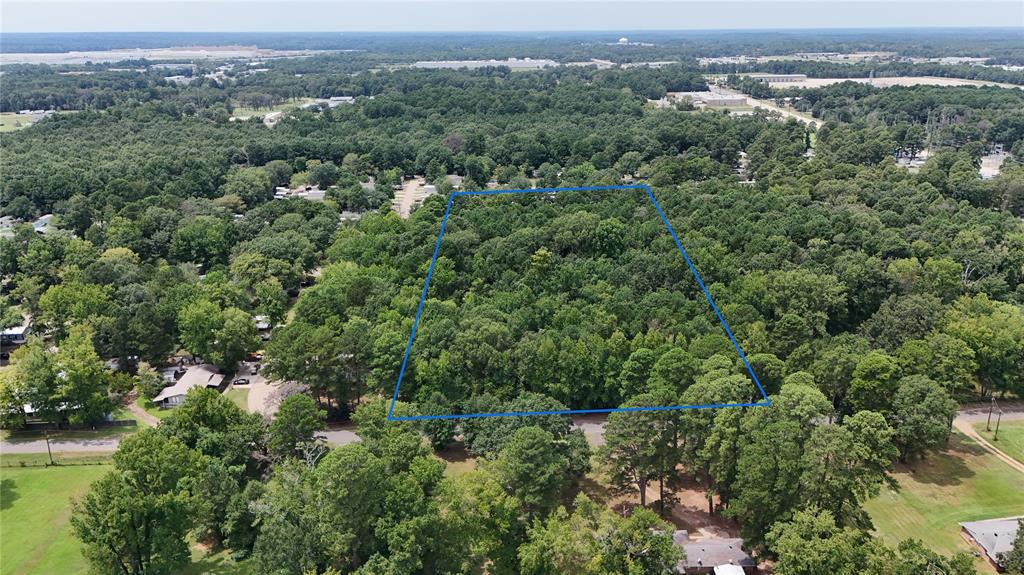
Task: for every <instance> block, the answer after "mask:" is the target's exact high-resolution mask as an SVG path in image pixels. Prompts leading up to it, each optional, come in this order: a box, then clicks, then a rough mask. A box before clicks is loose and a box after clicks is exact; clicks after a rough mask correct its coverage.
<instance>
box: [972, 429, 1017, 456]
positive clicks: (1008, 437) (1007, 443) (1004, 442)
mask: <svg viewBox="0 0 1024 575" xmlns="http://www.w3.org/2000/svg"><path fill="white" fill-rule="evenodd" d="M995 429H996V424H995V423H994V422H993V423H992V431H985V423H975V424H974V430H975V431H977V432H978V435H980V436H982V437H984V438H985V440H986V441H988V442H989V443H991V444H992V445H994V446H996V448H998V449H999V450H1000V451H1002V452H1003V453H1005V454H1007V455H1009V456H1010V457H1012V458H1014V459H1016V460H1017V461H1022V462H1024V421H1004V422H1002V423H1001V424H1000V425H999V439H994V437H995Z"/></svg>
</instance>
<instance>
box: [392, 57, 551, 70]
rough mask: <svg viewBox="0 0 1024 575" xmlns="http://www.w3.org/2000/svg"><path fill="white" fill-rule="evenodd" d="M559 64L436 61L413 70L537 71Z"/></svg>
mask: <svg viewBox="0 0 1024 575" xmlns="http://www.w3.org/2000/svg"><path fill="white" fill-rule="evenodd" d="M557 65H558V62H555V61H554V60H546V59H536V60H535V59H533V58H521V59H520V58H509V59H508V60H494V59H491V60H436V61H422V62H416V63H415V64H413V65H412V67H413V68H421V69H425V70H457V69H459V68H469V69H471V70H472V69H475V68H487V67H496V66H504V67H506V68H512V69H513V70H535V69H538V68H547V67H549V66H557Z"/></svg>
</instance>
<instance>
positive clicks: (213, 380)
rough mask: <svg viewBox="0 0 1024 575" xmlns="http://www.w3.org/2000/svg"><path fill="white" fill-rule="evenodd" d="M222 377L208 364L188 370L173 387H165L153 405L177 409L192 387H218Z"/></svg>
mask: <svg viewBox="0 0 1024 575" xmlns="http://www.w3.org/2000/svg"><path fill="white" fill-rule="evenodd" d="M222 381H224V375H223V374H221V373H217V368H216V367H214V366H213V365H210V364H208V363H206V364H203V365H197V366H193V367H191V368H189V370H188V371H186V372H185V375H183V376H181V379H179V380H178V381H177V382H176V383H175V384H174V385H171V386H169V387H165V388H164V389H163V390H162V391H161V392H160V393H159V394H157V396H156V397H154V398H153V403H155V404H157V405H159V406H160V407H163V408H168V407H177V406H178V405H180V404H181V403H183V402H184V401H185V396H186V395H187V394H188V392H189V390H191V389H192V388H194V387H219V386H220V384H221V382H222Z"/></svg>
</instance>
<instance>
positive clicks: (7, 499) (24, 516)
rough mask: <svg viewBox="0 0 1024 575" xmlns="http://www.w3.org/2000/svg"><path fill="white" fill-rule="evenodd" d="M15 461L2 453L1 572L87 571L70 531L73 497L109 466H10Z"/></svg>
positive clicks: (19, 574) (21, 574)
mask: <svg viewBox="0 0 1024 575" xmlns="http://www.w3.org/2000/svg"><path fill="white" fill-rule="evenodd" d="M22 457H24V456H22ZM42 457H45V454H42ZM11 463H15V464H16V461H14V460H11V459H8V458H7V457H4V467H0V556H2V557H3V559H2V560H0V574H3V575H29V574H38V575H49V574H51V573H61V574H65V575H74V574H78V573H81V574H85V573H87V572H88V570H89V568H88V564H87V563H86V561H85V558H84V557H83V556H82V551H81V544H80V543H79V542H78V540H77V539H75V538H74V535H72V532H71V523H70V519H71V500H72V499H73V498H75V497H81V496H82V495H84V494H85V493H86V492H87V491H88V489H89V484H91V483H92V482H93V481H95V480H97V479H99V478H100V477H101V476H102V475H103V474H104V473H106V472H107V471H108V470H110V469H111V467H110V466H109V465H68V466H59V467H8V465H10V464H11Z"/></svg>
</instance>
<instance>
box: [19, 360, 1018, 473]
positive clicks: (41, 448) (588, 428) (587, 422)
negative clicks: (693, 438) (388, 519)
mask: <svg viewBox="0 0 1024 575" xmlns="http://www.w3.org/2000/svg"><path fill="white" fill-rule="evenodd" d="M249 381H250V382H252V383H251V384H250V389H249V409H250V411H258V412H265V410H266V409H267V407H266V406H265V400H266V397H267V396H269V394H270V393H271V392H272V391H273V390H274V386H273V385H272V384H271V383H269V382H267V380H266V379H265V378H264V377H263V376H252V377H250V378H249ZM257 381H259V382H260V383H259V385H258V387H257V383H256V382H257ZM254 389H259V391H258V393H259V394H260V397H262V399H258V400H256V402H255V403H254V400H253V395H254V394H253V390H254ZM254 407H256V409H254ZM1001 407H1002V410H1003V421H1020V420H1024V402H1018V403H1007V404H1002V405H1001ZM271 409H274V406H271ZM133 413H135V412H134V410H133ZM143 413H145V412H143ZM146 415H147V416H149V417H152V416H151V415H149V414H148V413H147V414H146ZM987 417H988V406H987V405H983V406H972V407H965V408H964V409H962V410H961V411H960V413H959V414H958V415H957V417H956V419H955V420H954V421H953V426H954V427H956V428H957V430H959V431H960V432H961V433H963V434H964V435H967V436H968V437H970V438H971V439H972V440H974V441H975V442H976V443H978V444H979V445H981V446H982V447H983V448H984V449H986V450H987V451H989V452H991V453H992V454H993V455H995V456H996V457H998V458H1000V459H1002V460H1003V461H1005V462H1006V463H1007V464H1008V465H1010V466H1011V467H1013V468H1015V469H1018V470H1020V471H1021V472H1022V473H1024V463H1021V462H1019V461H1017V460H1016V459H1013V458H1012V457H1010V456H1009V455H1007V454H1005V453H1003V452H1002V451H1001V450H1000V449H999V448H998V447H996V446H994V445H992V444H991V443H989V442H988V441H986V440H985V439H984V438H982V437H981V436H980V435H978V434H977V432H975V431H974V428H973V424H974V423H977V422H979V421H985V419H986V418H987ZM153 419H156V418H153ZM607 419H608V416H607V415H606V414H591V415H577V416H573V418H572V420H573V421H572V423H573V427H575V428H577V429H582V430H583V433H584V434H585V435H586V436H587V440H588V441H589V442H590V444H591V445H593V446H598V445H601V444H603V443H604V424H605V421H606V420H607ZM318 436H319V437H321V438H323V439H324V440H325V441H326V442H327V443H329V444H331V445H334V446H338V445H346V444H348V443H357V442H359V441H361V439H360V438H359V436H358V435H356V433H355V426H354V425H352V424H351V423H347V424H343V425H339V426H333V427H332V428H331V429H329V430H327V431H323V432H321V433H319V434H318ZM117 446H118V438H116V437H109V438H103V439H80V440H79V439H62V440H51V441H50V449H51V450H53V451H54V452H74V451H97V452H102V451H115V450H116V449H117ZM0 452H3V453H46V442H45V441H44V440H42V439H32V440H25V441H20V440H5V441H4V442H3V443H0Z"/></svg>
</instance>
